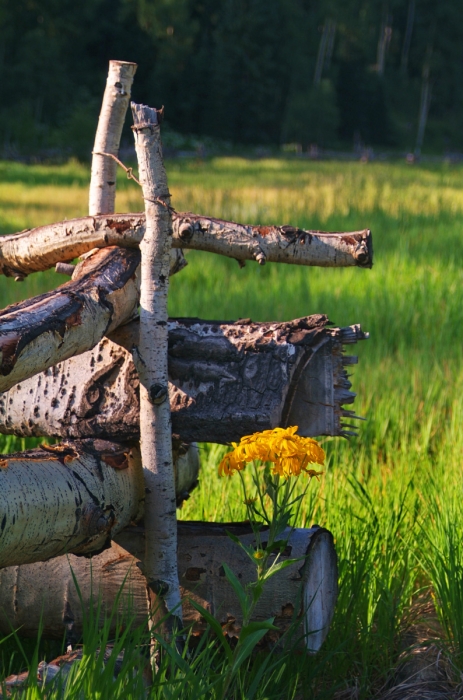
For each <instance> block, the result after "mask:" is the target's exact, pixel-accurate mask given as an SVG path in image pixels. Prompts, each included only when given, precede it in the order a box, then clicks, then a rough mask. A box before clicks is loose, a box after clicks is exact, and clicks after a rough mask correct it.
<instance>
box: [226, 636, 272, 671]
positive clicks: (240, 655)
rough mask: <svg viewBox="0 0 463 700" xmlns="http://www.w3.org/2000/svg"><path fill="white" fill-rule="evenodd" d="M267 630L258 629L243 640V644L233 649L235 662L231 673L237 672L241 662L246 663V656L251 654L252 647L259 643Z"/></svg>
mask: <svg viewBox="0 0 463 700" xmlns="http://www.w3.org/2000/svg"><path fill="white" fill-rule="evenodd" d="M267 632H268V630H267V629H265V628H264V629H259V630H256V631H255V632H251V633H250V634H249V635H248V636H247V637H246V638H245V640H244V642H243V644H239V646H238V647H236V649H235V661H234V663H233V671H237V670H238V669H239V667H240V666H241V664H242V663H243V661H246V659H247V658H248V656H249V655H250V654H251V653H252V650H253V649H254V647H255V646H256V645H257V644H258V643H259V642H260V640H261V639H262V637H264V636H265V635H266V634H267Z"/></svg>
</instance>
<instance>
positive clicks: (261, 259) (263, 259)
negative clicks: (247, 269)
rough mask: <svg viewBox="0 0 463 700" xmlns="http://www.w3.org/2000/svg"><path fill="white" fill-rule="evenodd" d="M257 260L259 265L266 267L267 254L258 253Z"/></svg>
mask: <svg viewBox="0 0 463 700" xmlns="http://www.w3.org/2000/svg"><path fill="white" fill-rule="evenodd" d="M256 260H257V262H258V263H259V265H265V263H266V261H267V257H266V255H265V253H264V252H262V250H261V251H260V253H257V255H256Z"/></svg>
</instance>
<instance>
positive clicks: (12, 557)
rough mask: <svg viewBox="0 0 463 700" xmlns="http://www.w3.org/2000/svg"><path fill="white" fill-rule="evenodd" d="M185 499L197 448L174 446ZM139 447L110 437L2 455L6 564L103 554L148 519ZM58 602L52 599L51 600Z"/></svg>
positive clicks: (2, 554) (1, 553) (0, 526)
mask: <svg viewBox="0 0 463 700" xmlns="http://www.w3.org/2000/svg"><path fill="white" fill-rule="evenodd" d="M174 454H175V460H174V470H175V490H176V495H177V503H178V505H180V504H181V503H182V501H183V500H184V499H185V498H188V496H189V493H190V491H191V490H193V488H194V487H195V486H196V484H197V482H198V473H199V457H198V450H197V447H196V446H194V445H192V446H189V447H188V446H177V445H176V446H175V450H174ZM144 501H145V484H144V478H143V472H142V467H141V457H140V452H139V450H138V448H136V447H134V446H133V443H132V444H130V443H125V444H121V443H114V442H108V441H106V440H98V439H97V440H93V439H88V440H77V441H72V442H71V441H65V442H63V443H61V444H60V445H51V446H43V447H41V448H38V449H35V450H28V451H27V452H21V453H14V454H10V455H3V456H2V459H1V460H0V568H2V567H6V566H15V565H19V564H27V563H32V562H36V561H46V560H47V559H50V558H51V557H57V556H61V555H62V554H64V553H71V552H73V553H76V554H79V555H82V554H90V553H97V552H99V551H101V550H102V549H105V548H107V547H109V543H110V540H111V538H112V537H113V536H114V535H115V534H116V533H117V532H119V531H120V530H121V529H122V528H124V527H126V526H127V525H128V524H129V523H131V522H137V521H138V520H140V519H141V518H142V517H143V514H144ZM51 604H53V603H51Z"/></svg>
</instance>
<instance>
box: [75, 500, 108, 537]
mask: <svg viewBox="0 0 463 700" xmlns="http://www.w3.org/2000/svg"><path fill="white" fill-rule="evenodd" d="M113 525H114V512H113V511H112V510H111V511H110V512H109V513H105V512H104V510H103V508H101V506H95V505H93V504H90V505H88V506H87V507H86V508H85V509H84V511H83V513H82V520H81V527H82V530H83V531H84V533H85V535H86V536H87V537H93V536H94V535H101V533H103V532H109V531H110V530H111V528H112V526H113Z"/></svg>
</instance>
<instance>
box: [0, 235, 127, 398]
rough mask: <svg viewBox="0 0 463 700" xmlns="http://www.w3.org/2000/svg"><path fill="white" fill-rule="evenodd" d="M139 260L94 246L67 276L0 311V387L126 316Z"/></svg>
mask: <svg viewBox="0 0 463 700" xmlns="http://www.w3.org/2000/svg"><path fill="white" fill-rule="evenodd" d="M139 261H140V256H139V253H138V251H134V250H133V251H130V250H123V249H122V248H109V249H107V250H102V251H98V252H97V253H95V254H94V255H93V256H92V257H91V258H89V259H87V260H85V261H84V262H82V263H80V265H79V266H78V267H77V268H76V272H75V274H74V278H73V280H72V281H71V282H67V283H66V284H63V285H62V286H60V287H58V288H57V289H56V290H54V291H52V292H48V293H46V294H41V295H40V296H37V297H34V298H32V299H27V300H26V301H23V302H20V303H18V304H13V305H11V306H8V307H7V308H6V309H3V311H0V391H6V390H7V389H9V388H10V387H11V386H14V384H16V383H17V382H20V381H22V380H24V379H27V378H28V377H32V376H33V375H35V374H37V373H38V372H42V371H44V370H45V369H47V368H48V367H51V366H53V365H55V364H56V363H57V362H60V361H62V360H65V359H66V358H68V357H71V356H73V355H77V354H79V353H82V352H85V351H87V350H90V348H92V347H94V346H95V345H96V344H97V343H98V342H99V341H100V340H101V338H103V336H104V335H105V334H106V333H110V332H111V331H112V330H114V329H115V328H117V326H119V325H121V324H122V323H125V322H127V321H128V320H129V319H130V318H132V317H133V316H134V314H135V313H136V310H137V305H138V293H139V279H138V267H139Z"/></svg>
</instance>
